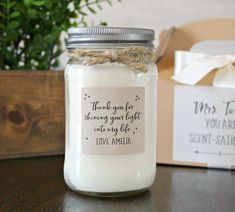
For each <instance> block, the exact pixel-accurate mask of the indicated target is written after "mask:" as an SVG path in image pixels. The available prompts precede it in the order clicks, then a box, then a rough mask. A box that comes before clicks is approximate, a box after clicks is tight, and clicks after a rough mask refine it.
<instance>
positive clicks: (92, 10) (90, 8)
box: [87, 6, 96, 14]
mask: <svg viewBox="0 0 235 212" xmlns="http://www.w3.org/2000/svg"><path fill="white" fill-rule="evenodd" d="M87 8H88V10H89V11H90V12H92V13H93V14H96V11H95V10H94V9H93V8H92V7H89V6H88V7H87Z"/></svg>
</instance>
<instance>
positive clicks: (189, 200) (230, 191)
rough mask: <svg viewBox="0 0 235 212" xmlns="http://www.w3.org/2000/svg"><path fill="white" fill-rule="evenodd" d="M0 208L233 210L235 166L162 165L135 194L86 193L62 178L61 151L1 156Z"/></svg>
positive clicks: (145, 211)
mask: <svg viewBox="0 0 235 212" xmlns="http://www.w3.org/2000/svg"><path fill="white" fill-rule="evenodd" d="M0 211H1V212H2V211H3V212H5V211H20V212H21V211H22V212H28V211H78V212H106V211H107V212H132V211H133V212H137V211H138V212H157V211H160V212H165V211H167V212H168V211H169V212H175V211H179V212H184V211H185V212H194V211H195V212H200V211H206V212H210V211H213V212H227V211H228V212H233V211H235V172H234V171H228V170H212V169H211V170H207V169H200V168H186V167H174V166H158V168H157V178H156V181H155V183H154V185H153V186H152V188H151V189H150V190H149V191H148V192H146V193H144V194H142V195H139V196H135V197H131V198H119V199H104V198H94V197H85V196H82V195H79V194H77V193H75V192H73V191H71V190H70V189H69V188H68V187H67V186H66V185H65V183H64V180H63V157H62V156H57V157H46V158H33V159H32V158H31V159H16V160H1V161H0Z"/></svg>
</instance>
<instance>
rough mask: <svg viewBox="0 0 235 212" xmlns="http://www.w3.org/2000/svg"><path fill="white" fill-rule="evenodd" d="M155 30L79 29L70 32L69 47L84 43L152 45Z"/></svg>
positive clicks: (123, 28) (120, 28) (119, 28)
mask: <svg viewBox="0 0 235 212" xmlns="http://www.w3.org/2000/svg"><path fill="white" fill-rule="evenodd" d="M154 35H155V33H154V30H152V29H142V28H127V27H77V28H70V29H69V30H68V47H69V46H75V45H76V46H77V45H79V44H84V43H87V44H89V43H96V44H99V43H100V44H105V43H128V42H129V43H137V44H138V43H140V44H144V43H146V44H147V43H148V44H150V43H152V42H153V41H154Z"/></svg>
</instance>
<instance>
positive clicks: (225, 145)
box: [173, 86, 235, 168]
mask: <svg viewBox="0 0 235 212" xmlns="http://www.w3.org/2000/svg"><path fill="white" fill-rule="evenodd" d="M173 128H174V129H173V130H174V133H173V134H174V135H173V142H174V147H173V158H174V160H176V161H186V162H198V163H207V164H208V166H209V167H218V168H221V167H222V168H228V167H231V166H232V165H235V89H231V88H215V87H209V86H195V87H193V86H176V87H175V97H174V127H173Z"/></svg>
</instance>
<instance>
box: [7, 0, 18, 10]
mask: <svg viewBox="0 0 235 212" xmlns="http://www.w3.org/2000/svg"><path fill="white" fill-rule="evenodd" d="M15 5H16V2H15V1H12V2H10V3H9V4H7V8H8V9H11V8H12V7H13V6H15Z"/></svg>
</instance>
